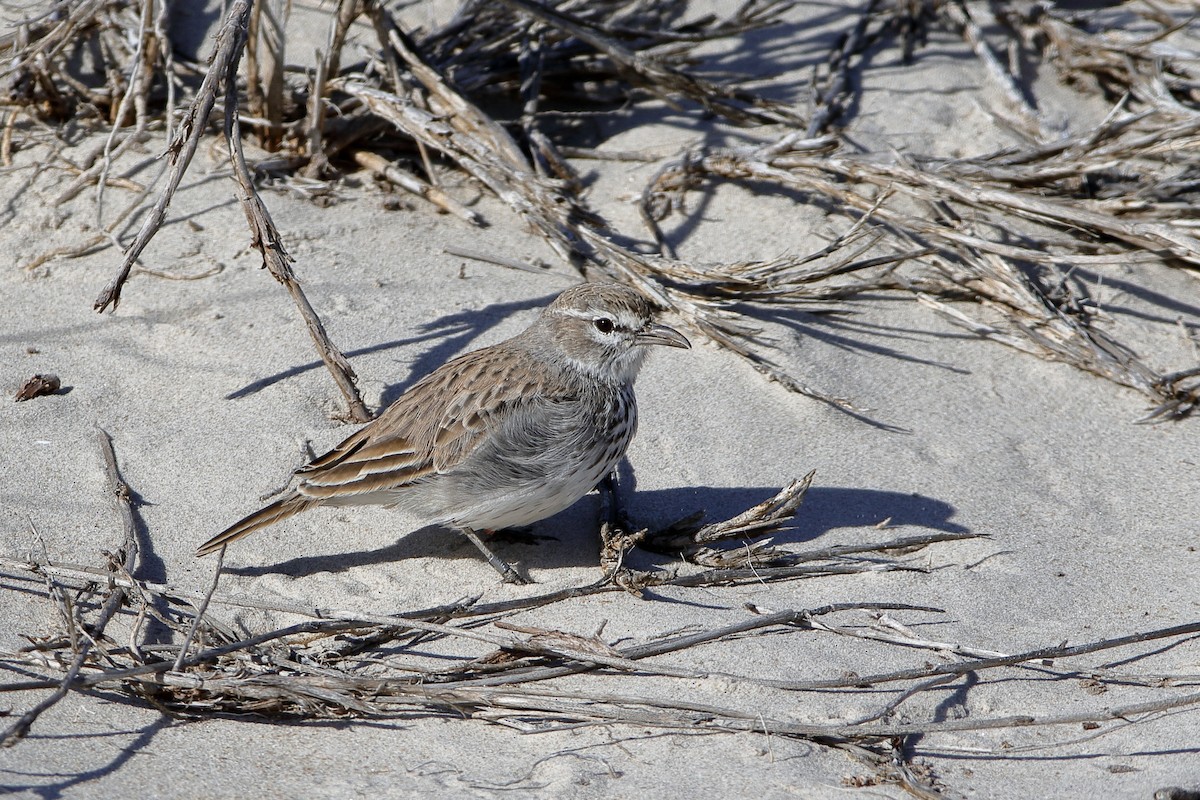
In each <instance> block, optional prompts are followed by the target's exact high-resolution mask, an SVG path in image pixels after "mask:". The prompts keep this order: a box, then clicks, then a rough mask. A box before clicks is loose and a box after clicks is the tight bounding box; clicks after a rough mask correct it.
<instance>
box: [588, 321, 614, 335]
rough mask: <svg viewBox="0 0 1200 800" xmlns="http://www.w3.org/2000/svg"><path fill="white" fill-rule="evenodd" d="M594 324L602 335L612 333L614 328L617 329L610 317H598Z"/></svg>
mask: <svg viewBox="0 0 1200 800" xmlns="http://www.w3.org/2000/svg"><path fill="white" fill-rule="evenodd" d="M592 324H593V325H595V326H596V330H598V331H600V332H601V333H612V331H613V328H615V327H616V326H615V325H614V324H613V321H612V320H611V319H609V318H608V317H596V319H595V321H594V322H592Z"/></svg>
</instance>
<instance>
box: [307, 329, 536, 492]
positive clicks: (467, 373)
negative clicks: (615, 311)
mask: <svg viewBox="0 0 1200 800" xmlns="http://www.w3.org/2000/svg"><path fill="white" fill-rule="evenodd" d="M548 393H552V392H551V389H550V387H548V386H547V384H546V381H545V380H538V379H537V378H536V377H535V375H534V373H533V371H532V370H530V369H529V356H528V355H527V354H525V353H524V352H523V351H520V350H515V349H511V348H503V349H502V348H501V346H499V345H498V346H495V347H490V348H485V349H483V350H476V351H475V352H473V353H467V354H466V355H464V356H460V357H459V358H456V359H454V360H453V361H450V362H448V363H446V364H445V365H443V366H442V367H440V368H439V369H437V370H436V371H434V372H433V373H431V374H430V375H429V376H428V377H426V378H424V379H423V380H421V381H420V382H419V383H417V384H416V385H415V386H413V387H412V388H411V389H409V390H408V391H407V392H405V393H404V395H402V396H401V397H400V399H399V400H397V401H396V402H395V403H393V404H392V405H391V406H390V407H389V408H388V409H387V410H386V411H384V412H383V413H382V414H380V415H379V417H378V418H377V419H375V420H374V421H372V422H371V423H370V424H368V425H367V426H366V427H364V428H362V429H361V430H359V431H357V432H356V433H354V434H353V435H351V436H350V437H348V438H347V439H346V440H345V441H343V442H342V443H341V444H339V445H338V446H337V447H335V448H333V449H332V450H330V451H329V452H328V453H326V454H325V455H323V456H321V457H320V458H317V459H315V460H314V461H313V462H312V463H310V464H308V465H307V466H305V467H302V468H301V469H300V470H298V471H297V473H296V474H297V475H298V476H300V478H301V479H302V480H301V483H300V486H299V491H300V493H301V494H304V495H307V496H310V497H319V498H332V497H348V496H350V495H356V494H363V493H368V492H377V491H385V490H390V489H398V488H401V487H403V486H407V485H408V484H411V483H413V482H414V481H416V480H419V479H420V478H423V477H425V476H427V475H430V474H433V473H436V472H445V471H447V470H449V469H452V468H453V467H455V466H457V465H458V464H460V463H462V461H463V460H464V459H466V458H467V457H468V456H469V455H470V454H471V453H472V452H473V451H474V450H475V448H476V447H478V446H479V444H480V443H481V442H482V441H484V440H485V439H486V437H487V435H488V433H489V431H491V430H494V429H495V427H496V426H497V425H498V424H499V423H500V421H501V420H502V419H504V418H505V417H506V416H507V415H509V414H511V413H514V412H515V411H517V410H518V409H519V408H521V407H522V406H524V405H525V404H529V403H534V402H538V401H539V400H545V399H546V398H547V394H548Z"/></svg>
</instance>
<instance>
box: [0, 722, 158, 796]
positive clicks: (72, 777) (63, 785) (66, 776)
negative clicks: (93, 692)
mask: <svg viewBox="0 0 1200 800" xmlns="http://www.w3.org/2000/svg"><path fill="white" fill-rule="evenodd" d="M174 724H175V722H174V720H172V719H171V718H170V717H168V716H166V715H163V716H160V717H159V718H158V719H156V720H155V721H154V722H151V723H150V724H149V725H146V726H145V727H143V728H140V729H138V730H137V737H136V738H134V740H133V741H132V742H130V743H128V744H122V745H118V746H116V747H113V748H111V752H114V753H115V755H113V757H112V759H111V760H110V761H109V762H108V763H107V764H102V765H100V766H98V767H94V768H92V769H87V770H84V771H82V772H76V773H69V772H68V773H60V772H51V771H45V772H38V771H35V770H33V769H26V770H17V769H13V768H0V775H5V774H8V775H13V776H19V778H20V779H22V780H23V781H25V782H24V783H21V784H15V783H7V782H0V794H8V793H10V792H11V793H13V794H16V793H17V792H25V793H27V796H32V797H40V798H43V800H58V798H61V797H69V796H71V795H72V794H73V793H74V792H73V791H72V790H73V789H75V787H78V786H81V785H83V784H86V783H89V782H91V781H95V780H98V779H100V778H103V777H105V776H107V775H112V774H113V773H115V772H117V771H118V770H120V769H121V768H122V767H124V766H125V764H127V763H128V762H129V761H130V760H131V759H132V758H133V757H134V756H136V755H138V754H139V753H140V752H141V751H142V750H144V749H145V748H146V747H148V746H149V745H150V743H151V741H153V740H154V737H155V736H157V735H158V733H159V732H160V731H162V730H165V729H166V728H168V727H171V726H172V725H174ZM129 733H133V731H105V732H104V733H89V734H67V735H64V736H46V735H39V734H31V735H30V737H29V738H30V739H80V738H100V737H104V738H108V737H113V736H122V735H125V734H129ZM106 749H107V748H106ZM93 751H94V752H100V749H99V748H93ZM36 778H50V779H60V780H53V781H52V782H47V783H34V782H33V779H36Z"/></svg>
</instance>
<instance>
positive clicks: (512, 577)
mask: <svg viewBox="0 0 1200 800" xmlns="http://www.w3.org/2000/svg"><path fill="white" fill-rule="evenodd" d="M459 530H461V531H462V532H463V535H464V536H466V537H467V538H468V539H470V540H471V544H473V545H475V546H476V547H478V548H479V552H481V553H483V557H484V558H486V559H487V562H488V563H489V564H491V565H492V569H494V570H496V572H499V573H500V577H501V578H503V579H504V582H505V583H520V584H524V583H529V581H527V580H525V579H524V578H522V577H521V576H520V575H518V574H517V571H516V570H515V569H513V568H512V565H511V564H509V563H508V562H507V561H505V560H504V559H502V558H501V557H500V556H498V555H496V554H495V553H493V552H492V551H491V548H489V547H488V546H487V545H486V544H484V543H483V539H480V538H479V534H477V533H475V531H473V530H471V529H470V528H460V529H459Z"/></svg>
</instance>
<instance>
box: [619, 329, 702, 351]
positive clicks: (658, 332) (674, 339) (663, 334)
mask: <svg viewBox="0 0 1200 800" xmlns="http://www.w3.org/2000/svg"><path fill="white" fill-rule="evenodd" d="M633 341H634V344H664V345H666V346H667V347H682V348H684V349H685V350H686V349H690V348H691V346H692V343H691V342H689V341H688V340H687V337H685V336H684V335H683V334H682V333H680V332H679V331H677V330H675V329H674V328H671V327H668V326H666V325H647V326H646V327H644V328H642V329H641V330H640V331H638V332H637V335H636V336H635V337H634V338H633Z"/></svg>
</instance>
